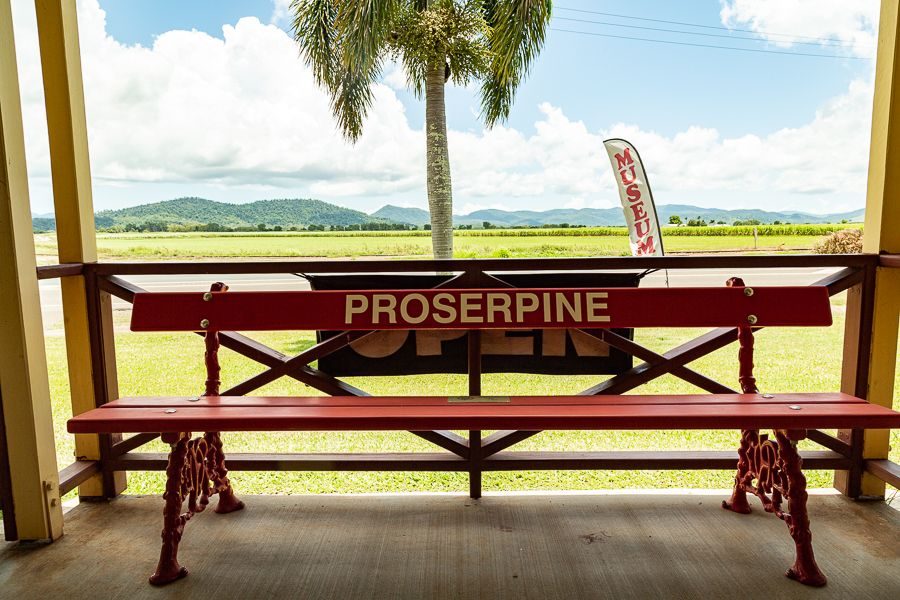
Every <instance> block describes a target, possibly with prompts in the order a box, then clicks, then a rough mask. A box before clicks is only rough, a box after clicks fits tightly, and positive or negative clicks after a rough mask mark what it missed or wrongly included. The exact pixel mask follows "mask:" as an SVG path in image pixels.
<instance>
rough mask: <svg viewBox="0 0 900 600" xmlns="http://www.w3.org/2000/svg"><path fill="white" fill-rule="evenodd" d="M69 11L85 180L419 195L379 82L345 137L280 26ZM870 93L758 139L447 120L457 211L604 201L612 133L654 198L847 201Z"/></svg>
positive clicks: (391, 103)
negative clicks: (113, 32) (177, 25)
mask: <svg viewBox="0 0 900 600" xmlns="http://www.w3.org/2000/svg"><path fill="white" fill-rule="evenodd" d="M739 2H740V0H735V1H734V2H732V3H730V4H729V6H733V7H737V5H738V4H739ZM28 5H29V2H28V1H27V0H15V1H14V2H13V6H14V8H15V9H16V15H15V16H16V19H17V23H16V25H17V30H16V31H17V34H18V37H17V48H19V59H20V69H21V81H22V90H23V105H24V111H25V119H26V136H27V137H26V142H27V148H28V158H29V167H30V174H31V176H32V178H33V179H34V180H40V179H41V178H43V180H44V181H46V180H47V178H48V177H49V168H48V152H47V141H46V123H45V119H44V114H43V98H42V95H41V92H40V90H41V83H40V65H39V60H38V55H37V40H36V33H35V31H34V24H33V19H34V15H33V5H32V7H31V9H30V10H31V11H32V12H31V13H30V16H29V14H28V12H29V10H28ZM742 6H743V4H742ZM78 8H79V13H78V16H79V21H80V31H81V47H82V54H83V57H84V59H83V67H84V78H85V94H86V102H87V116H88V129H89V132H90V150H91V167H92V172H93V175H94V178H95V186H98V187H100V188H111V187H113V186H122V185H132V186H134V185H145V184H151V183H152V184H168V185H170V186H178V189H184V190H186V192H185V193H191V192H190V190H192V189H196V187H194V188H192V187H191V186H198V185H206V186H210V185H212V186H221V189H223V190H224V189H228V190H234V189H246V190H249V191H254V192H255V193H256V196H257V197H259V194H258V192H259V190H265V194H264V195H265V196H268V197H276V196H278V195H280V194H284V193H286V192H285V191H284V190H291V191H292V192H296V191H298V190H299V191H301V192H302V193H307V194H309V195H312V196H316V197H320V198H322V199H324V200H331V201H338V202H348V201H349V199H353V198H364V199H367V201H368V202H369V203H370V205H371V204H375V203H387V202H390V203H394V204H397V203H398V202H403V201H406V202H409V203H412V204H416V205H418V206H421V207H424V206H425V205H426V202H425V173H424V171H425V159H424V146H425V144H424V140H423V137H422V131H421V130H420V129H414V128H412V127H411V126H410V124H409V121H408V119H407V115H406V113H405V111H404V108H403V105H402V103H401V102H400V100H399V99H398V98H397V95H396V93H395V91H394V90H393V89H391V87H390V86H389V85H383V84H380V85H378V86H376V89H375V96H376V101H375V103H374V105H373V108H372V110H371V114H370V115H369V118H368V119H367V121H366V123H365V127H364V134H363V136H362V138H361V139H360V141H359V142H358V143H357V144H356V145H350V144H348V143H347V142H345V141H344V140H343V138H342V137H341V135H340V134H339V132H338V131H337V129H336V126H335V124H334V120H333V118H332V116H331V112H330V109H329V106H328V98H327V96H326V94H325V93H323V92H322V91H321V90H320V89H319V88H318V87H317V86H316V85H315V83H314V82H313V80H312V77H311V74H310V72H309V69H308V68H307V67H306V66H305V65H304V64H303V61H302V59H300V58H299V56H298V52H297V49H296V46H295V45H294V43H293V41H292V40H291V38H290V37H289V35H288V34H286V33H285V32H284V31H283V30H281V29H279V28H278V27H276V26H274V25H267V24H263V23H261V22H260V21H259V20H257V19H255V18H244V19H241V20H240V21H238V22H237V23H235V24H233V25H225V26H224V27H223V31H222V33H223V35H222V38H216V37H212V36H210V35H208V34H205V33H202V32H197V31H170V32H166V33H163V34H162V35H160V36H158V37H157V38H156V40H155V41H154V44H153V46H152V47H150V48H147V47H142V46H127V45H124V44H121V43H119V42H118V41H116V40H115V39H113V38H112V37H110V36H109V35H108V34H107V32H106V25H105V13H104V12H103V11H102V10H101V9H100V7H99V4H98V2H97V0H79V2H78ZM735 10H737V8H735ZM29 19H30V22H29ZM761 23H762V22H761ZM394 83H396V82H394ZM871 93H872V90H871V85H869V84H866V83H863V82H861V81H856V82H854V83H852V84H851V85H850V86H849V88H848V90H847V91H846V93H844V94H842V95H841V96H839V97H837V98H834V99H832V100H831V101H829V102H827V103H825V104H824V105H823V106H822V107H821V108H820V109H819V110H818V112H817V113H816V115H815V117H814V118H813V119H812V120H810V121H809V122H808V123H805V124H800V125H798V126H797V127H793V128H786V129H782V130H780V131H777V132H775V133H772V134H770V135H767V136H765V137H763V136H758V135H754V134H751V133H748V134H745V135H741V136H737V137H730V138H725V137H723V136H722V135H721V134H720V133H719V132H718V131H716V130H715V129H710V128H708V127H704V126H702V125H697V126H694V127H690V128H688V129H686V130H684V131H682V132H680V133H677V134H675V135H671V136H663V135H660V134H658V133H656V132H653V131H646V130H644V129H642V128H641V127H640V126H639V125H635V124H615V125H612V126H610V127H609V128H606V129H604V130H599V131H598V130H593V131H592V130H590V129H589V128H588V127H587V126H586V125H585V124H584V123H583V122H582V121H579V120H576V119H572V118H570V117H569V116H567V115H566V113H565V111H564V110H563V108H561V107H558V106H553V105H551V104H549V103H544V104H542V105H541V106H540V107H539V108H540V113H541V116H540V117H539V119H538V120H537V122H535V123H534V129H533V131H532V132H530V133H526V132H522V131H519V130H517V129H514V128H511V127H506V126H498V127H495V128H494V129H492V130H483V131H480V132H478V131H475V132H471V131H456V130H451V131H450V132H449V140H450V156H451V163H452V166H453V183H454V193H455V196H456V199H457V203H458V205H459V206H461V207H462V208H461V209H459V210H458V211H457V212H459V211H463V212H468V211H469V210H473V209H474V207H476V206H480V207H484V206H491V207H499V206H503V207H506V208H512V209H520V208H534V209H547V208H554V207H559V206H572V207H576V206H594V207H600V206H610V205H611V203H612V202H614V201H615V200H616V194H615V190H614V187H613V186H614V179H613V176H612V173H611V171H610V167H609V164H608V161H607V158H606V155H605V153H604V151H603V148H602V140H603V139H605V138H607V137H624V138H626V139H628V140H630V141H632V142H633V143H634V144H635V145H636V146H637V147H638V148H639V149H640V151H641V154H642V156H643V158H644V161H645V163H646V167H647V170H648V173H649V175H650V180H651V183H652V185H653V188H654V191H655V192H656V196H657V200H658V201H662V202H667V201H668V202H674V201H680V200H682V199H684V198H685V197H686V196H690V195H702V193H703V192H707V191H713V192H716V193H717V195H718V200H717V201H716V203H717V204H719V205H728V204H729V202H728V199H729V198H734V197H739V196H740V194H744V196H743V197H742V198H743V199H746V197H747V196H746V194H752V193H755V194H756V196H754V198H759V200H758V201H757V200H754V201H753V204H754V205H755V206H766V202H769V203H770V204H769V205H768V207H769V208H784V207H785V206H783V205H780V206H772V205H771V203H772V202H775V200H773V199H772V193H774V192H779V193H781V194H782V195H784V194H788V195H793V197H794V201H795V203H796V205H801V204H804V202H798V201H797V198H800V197H802V196H804V195H809V194H817V195H821V198H819V197H818V196H817V200H816V202H818V206H816V207H814V208H813V210H824V209H826V208H832V207H834V206H837V205H845V204H846V203H847V202H850V203H851V204H853V205H855V206H859V205H861V204H862V203H863V198H864V194H865V176H866V163H867V152H868V137H869V130H870V111H871ZM719 192H721V193H719ZM298 193H299V192H298ZM33 195H36V194H34V193H33ZM248 195H249V194H248ZM838 196H840V197H838ZM117 197H120V196H118V195H117ZM829 197H832V198H831V199H829ZM342 199H346V200H342ZM122 201H127V198H124V197H123V198H122V200H119V202H122ZM733 202H734V201H732V204H731V205H734V204H733ZM467 203H468V205H467ZM806 204H808V203H806ZM807 208H809V207H808V206H807Z"/></svg>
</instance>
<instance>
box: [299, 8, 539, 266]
mask: <svg viewBox="0 0 900 600" xmlns="http://www.w3.org/2000/svg"><path fill="white" fill-rule="evenodd" d="M551 4H552V3H551V0H294V1H293V3H292V4H291V8H292V11H293V13H294V21H293V28H294V36H295V39H296V40H297V43H298V44H299V46H300V51H301V54H302V55H303V57H304V58H305V59H306V61H307V64H309V65H310V66H311V67H312V70H313V75H314V77H315V79H316V82H317V83H318V84H319V85H321V86H322V87H324V88H325V89H326V90H327V91H328V93H329V94H330V96H331V108H332V111H333V112H334V116H335V118H336V119H337V122H338V125H339V127H340V128H341V130H342V131H343V133H344V135H345V136H346V137H347V138H348V139H349V140H350V141H356V140H357V139H358V138H359V136H360V134H361V133H362V127H363V120H364V119H365V116H366V113H367V112H368V110H369V108H370V107H371V105H372V86H373V84H374V83H375V82H376V81H377V80H378V77H379V76H380V74H381V70H382V67H383V65H384V64H385V62H386V61H389V60H397V61H399V62H400V63H401V64H402V65H403V68H404V70H405V71H406V79H407V84H408V85H409V87H410V88H412V90H413V91H414V92H415V93H416V95H417V96H418V97H420V98H421V97H422V96H424V97H425V152H426V165H427V166H426V169H427V174H426V178H427V187H428V208H429V210H430V211H431V236H432V247H433V249H434V256H435V258H451V257H452V256H453V192H452V186H451V182H450V153H449V150H448V147H447V117H446V113H445V108H444V86H445V85H446V84H447V82H448V81H452V82H453V83H454V84H457V85H467V84H469V83H470V82H472V81H479V82H480V83H481V109H482V118H483V119H484V121H485V123H486V124H487V125H488V127H491V126H493V125H494V124H496V123H497V122H499V121H502V120H504V119H506V118H507V117H508V116H509V111H510V108H511V106H512V101H513V96H514V95H515V91H516V88H518V86H519V84H520V83H521V82H522V80H523V79H524V78H525V76H526V74H527V73H528V69H529V67H530V66H531V64H532V62H533V60H534V58H535V57H536V56H537V54H538V52H539V51H540V49H541V46H542V45H543V43H544V38H545V35H546V32H547V25H548V24H549V21H550V11H551Z"/></svg>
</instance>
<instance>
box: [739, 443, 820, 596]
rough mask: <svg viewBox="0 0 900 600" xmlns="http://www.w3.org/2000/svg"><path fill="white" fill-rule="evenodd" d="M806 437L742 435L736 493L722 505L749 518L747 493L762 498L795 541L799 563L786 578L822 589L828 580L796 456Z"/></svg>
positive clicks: (801, 465) (799, 464)
mask: <svg viewBox="0 0 900 600" xmlns="http://www.w3.org/2000/svg"><path fill="white" fill-rule="evenodd" d="M804 437H806V432H805V431H776V432H775V439H776V441H772V440H770V439H768V436H767V435H759V432H758V431H756V430H752V429H747V430H744V431H742V432H741V447H740V450H738V455H739V457H740V458H739V459H738V470H737V474H736V475H735V478H734V479H735V482H734V492H733V493H732V496H731V500H730V501H727V500H726V501H723V502H722V507H723V508H726V509H728V510H732V511H734V512H737V513H742V514H746V513H749V512H750V504H749V503H748V502H747V492H750V493H751V494H754V495H755V496H757V497H759V499H760V500H761V501H762V504H763V508H764V509H765V510H766V512H771V513H774V514H775V515H776V516H777V517H778V518H779V519H781V520H782V521H784V522H785V523H786V524H787V526H788V530H789V531H790V534H791V538H793V540H794V544H795V546H796V551H797V555H796V559H795V561H794V565H793V566H792V567H791V568H790V569H788V570H787V573H785V574H786V575H787V576H788V577H790V578H791V579H795V580H797V581H799V582H800V583H803V584H805V585H810V586H815V587H819V586H823V585H825V583H826V581H827V580H826V578H825V575H824V574H823V573H822V571H820V570H819V566H818V565H817V564H816V558H815V555H814V553H813V547H812V533H811V532H810V530H809V513H808V512H807V510H806V501H807V498H808V494H807V493H806V477H805V476H804V475H803V470H802V468H803V460H802V459H801V458H800V454H799V453H798V452H797V440H800V439H803V438H804ZM754 480H756V485H753V481H754ZM770 494H771V497H770ZM783 498H787V501H788V510H787V512H785V511H783V510H781V502H782V499H783Z"/></svg>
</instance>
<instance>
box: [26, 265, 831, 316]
mask: <svg viewBox="0 0 900 600" xmlns="http://www.w3.org/2000/svg"><path fill="white" fill-rule="evenodd" d="M836 270H837V269H833V268H826V269H797V268H784V269H745V270H743V271H742V272H740V273H737V272H735V271H734V270H731V269H696V270H670V271H669V274H668V275H669V285H671V286H672V287H700V286H715V285H724V284H725V281H726V280H727V279H728V278H729V277H732V276H735V275H739V276H741V277H743V278H744V282H745V283H746V284H747V285H755V286H776V285H809V284H811V283H814V282H816V281H818V280H819V279H822V278H823V277H826V276H828V275H829V274H831V273H833V272H835V271H836ZM226 277H227V278H226ZM126 279H128V280H129V281H131V282H132V283H134V284H135V285H137V286H139V287H141V288H143V289H146V290H149V291H154V292H189V291H205V290H208V289H209V286H210V284H211V283H213V282H215V281H219V280H225V281H226V282H227V283H228V286H229V288H230V289H231V290H235V291H236V290H308V289H309V283H308V282H307V281H306V280H305V279H303V278H302V277H298V276H296V275H290V274H268V273H264V274H241V275H228V276H222V275H219V276H215V275H155V276H153V275H133V276H128V277H127V278H126ZM641 285H642V286H643V287H662V286H664V285H665V274H664V273H662V272H657V273H652V274H650V275H648V276H647V277H645V278H644V280H643V282H642V283H641ZM40 291H41V307H42V311H43V315H44V327H45V328H51V329H52V328H59V327H61V322H62V300H61V296H60V286H59V280H58V279H51V280H45V281H41V282H40ZM129 307H130V305H129V304H128V303H127V302H125V301H123V300H119V299H114V301H113V309H114V310H123V311H127V310H128V309H129Z"/></svg>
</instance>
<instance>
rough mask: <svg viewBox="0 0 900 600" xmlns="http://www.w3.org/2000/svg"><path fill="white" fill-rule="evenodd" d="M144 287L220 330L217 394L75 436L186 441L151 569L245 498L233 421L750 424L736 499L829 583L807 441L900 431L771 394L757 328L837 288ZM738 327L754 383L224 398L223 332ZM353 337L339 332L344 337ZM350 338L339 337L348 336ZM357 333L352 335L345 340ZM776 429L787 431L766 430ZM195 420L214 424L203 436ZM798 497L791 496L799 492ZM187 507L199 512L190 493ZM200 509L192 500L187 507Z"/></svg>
mask: <svg viewBox="0 0 900 600" xmlns="http://www.w3.org/2000/svg"><path fill="white" fill-rule="evenodd" d="M226 289H227V288H226V287H225V286H224V285H222V284H216V286H214V290H216V291H213V292H207V293H139V294H137V295H136V296H135V302H134V312H133V315H132V329H133V330H135V331H205V332H206V333H205V337H206V364H207V371H208V379H207V385H206V391H205V393H204V395H202V396H193V397H164V398H121V399H119V400H116V401H114V402H110V403H109V404H106V405H104V406H103V407H101V408H97V409H94V410H92V411H89V412H86V413H84V414H81V415H78V416H76V417H75V418H73V419H71V420H70V421H69V424H68V428H69V431H70V432H72V433H161V435H162V438H163V440H164V441H167V442H168V443H170V444H171V447H172V451H171V453H170V454H169V461H168V467H167V470H166V473H167V484H166V492H165V510H164V527H163V534H162V535H163V544H162V551H161V555H160V561H159V565H158V567H157V570H156V572H155V573H154V575H153V576H152V577H151V578H150V582H151V583H153V584H164V583H169V582H171V581H174V580H176V579H179V578H180V577H183V576H185V575H186V574H187V570H186V569H185V568H184V567H182V566H181V565H180V564H179V562H178V559H177V551H178V543H179V541H180V539H181V536H182V533H183V530H184V525H185V523H186V522H187V521H188V520H189V519H190V518H191V517H192V516H193V515H194V514H195V513H198V512H201V511H202V510H203V509H204V508H205V507H206V506H207V504H208V503H209V500H210V496H212V495H215V494H218V495H219V502H218V505H217V507H216V512H220V513H227V512H232V511H235V510H239V509H241V508H243V503H242V502H241V501H240V500H238V499H237V498H236V497H235V495H234V492H233V490H232V487H231V484H230V483H229V480H228V477H227V470H226V468H225V455H224V453H223V450H222V442H221V438H220V435H219V432H222V431H365V430H399V431H417V432H433V431H434V432H437V431H441V430H459V429H463V430H466V429H468V430H508V429H513V430H524V431H540V430H546V429H560V430H562V429H568V430H643V429H652V430H661V429H663V430H664V429H735V430H741V432H742V435H741V442H740V449H739V452H738V454H739V461H738V464H737V475H736V483H735V488H734V492H733V494H732V497H731V499H730V500H729V501H727V502H723V506H725V507H726V508H728V509H731V510H733V511H735V512H739V513H747V512H749V511H750V506H749V504H748V501H747V497H746V496H747V493H748V492H750V493H752V494H754V495H756V496H758V497H759V498H760V499H761V501H762V503H763V506H764V508H765V510H766V511H768V512H774V513H775V514H776V515H777V516H778V517H779V518H781V519H783V520H784V521H785V522H786V523H787V524H788V527H789V530H790V534H791V536H792V538H793V539H794V541H795V543H796V550H797V552H796V560H795V562H794V565H793V566H792V567H791V568H790V569H789V570H788V572H787V575H788V576H789V577H791V578H794V579H796V580H798V581H800V582H802V583H804V584H807V585H824V583H825V576H824V575H823V574H822V573H821V571H820V570H819V568H818V566H817V565H816V562H815V558H814V556H813V549H812V544H811V534H810V530H809V519H808V516H807V511H806V496H807V495H806V479H805V477H804V476H803V473H802V471H801V466H802V460H801V459H800V456H799V454H798V452H797V449H796V443H797V441H798V440H801V439H804V438H805V437H806V434H807V430H811V429H819V428H838V427H840V428H858V429H873V428H895V427H900V413H895V412H893V411H890V410H888V409H886V408H883V407H879V406H875V405H871V404H869V403H867V402H865V401H864V400H861V399H859V398H855V397H853V396H848V395H845V394H839V393H814V394H810V393H804V394H790V393H785V394H777V395H772V394H760V393H759V392H758V390H757V388H756V383H755V380H754V378H753V373H752V368H753V365H752V353H753V334H752V330H753V328H754V327H764V326H765V327H770V326H826V325H830V324H831V312H830V304H829V299H828V293H827V290H826V289H825V288H823V287H803V288H800V287H779V288H756V289H752V288H749V287H744V286H743V283H742V282H741V281H740V280H731V281H730V282H729V287H725V288H676V289H632V288H608V289H596V288H595V289H591V288H586V289H568V288H559V289H549V290H548V289H533V290H528V289H510V288H505V289H504V288H500V289H430V290H394V291H384V290H381V291H313V292H229V293H227V294H226V293H224V292H225V291H226ZM614 327H617V328H621V327H737V328H738V339H739V341H740V350H739V353H738V357H739V363H740V383H741V389H742V391H743V392H744V393H741V394H703V395H657V396H638V395H627V396H592V395H579V396H511V397H488V396H465V397H446V396H445V397H433V396H421V397H390V396H383V397H356V396H329V397H246V396H230V397H229V396H219V395H218V394H219V363H218V358H217V352H218V349H219V335H218V332H219V331H255V330H293V329H317V330H343V331H345V332H346V333H345V334H341V336H343V343H344V344H346V343H348V341H349V340H351V339H357V338H358V337H360V336H361V335H362V332H366V331H374V330H384V329H468V330H483V329H501V328H502V329H507V330H509V329H536V328H537V329H542V328H543V329H559V328H570V329H580V330H590V329H594V330H596V329H606V328H614ZM341 336H338V338H341ZM333 339H336V338H333ZM340 341H341V340H340V339H338V342H335V343H339V342H340ZM761 429H770V430H773V431H774V439H772V438H769V437H768V436H766V435H761V434H760V433H759V430H761ZM192 431H205V432H207V433H205V434H204V435H203V436H202V437H199V438H193V437H192V435H191V433H190V432H192ZM784 499H786V500H787V502H788V510H784V508H783V500H784ZM185 501H187V503H188V506H187V510H186V511H184V507H183V505H184V502H185ZM183 511H184V512H183Z"/></svg>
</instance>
